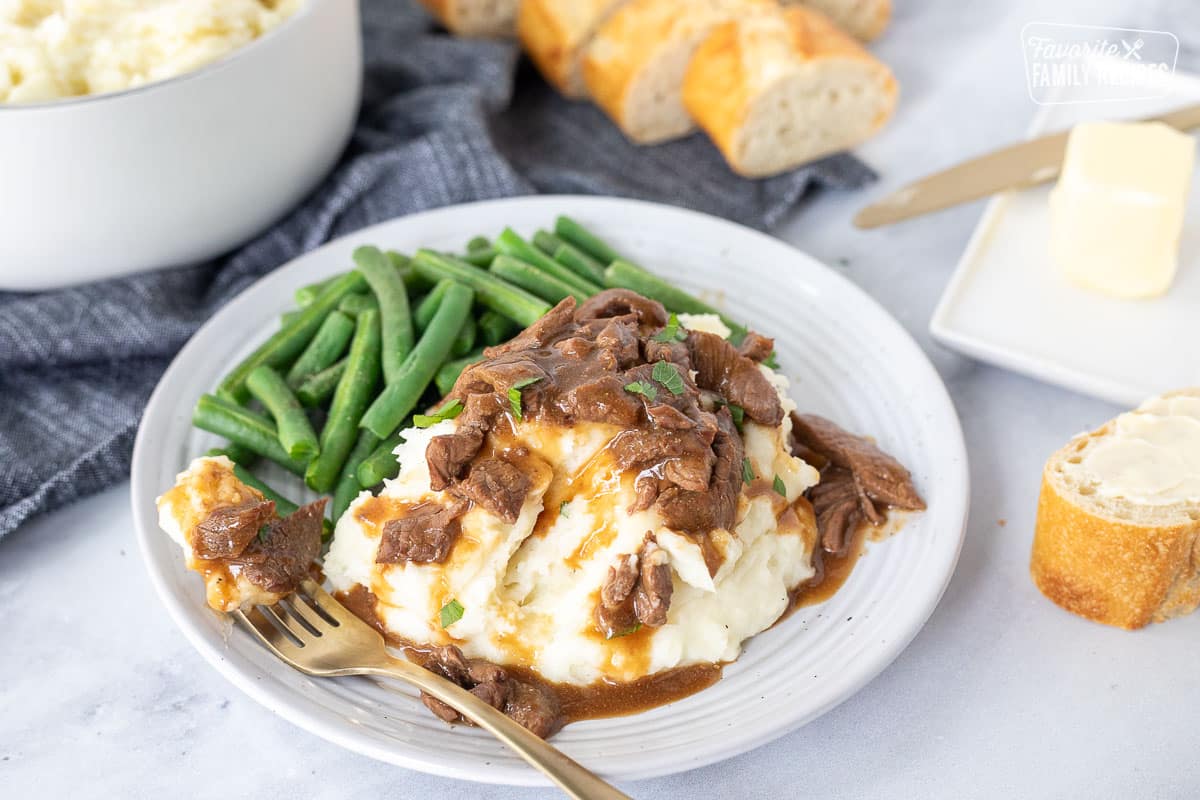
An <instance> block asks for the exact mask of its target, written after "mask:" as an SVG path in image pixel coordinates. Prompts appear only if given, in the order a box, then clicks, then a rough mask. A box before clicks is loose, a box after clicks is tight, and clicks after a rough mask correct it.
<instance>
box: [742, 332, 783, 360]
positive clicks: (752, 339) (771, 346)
mask: <svg viewBox="0 0 1200 800" xmlns="http://www.w3.org/2000/svg"><path fill="white" fill-rule="evenodd" d="M737 350H738V352H739V353H740V354H742V355H744V356H745V357H746V358H748V359H750V360H751V361H759V362H761V361H766V360H767V359H768V358H769V357H770V356H771V353H773V352H775V340H774V339H772V338H771V337H769V336H763V335H762V334H761V333H755V332H754V331H747V333H746V338H744V339H742V343H741V344H740V345H738V349H737Z"/></svg>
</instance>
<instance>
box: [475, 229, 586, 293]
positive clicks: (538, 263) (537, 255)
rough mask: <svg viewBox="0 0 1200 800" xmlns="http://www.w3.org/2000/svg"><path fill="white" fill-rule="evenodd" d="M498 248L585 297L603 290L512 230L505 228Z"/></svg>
mask: <svg viewBox="0 0 1200 800" xmlns="http://www.w3.org/2000/svg"><path fill="white" fill-rule="evenodd" d="M496 247H498V248H499V249H500V251H501V252H502V253H505V254H507V255H510V256H513V257H514V258H519V259H521V260H522V261H525V262H528V263H529V264H532V265H533V266H535V267H537V268H538V269H540V270H541V271H542V272H545V273H546V274H547V275H552V276H554V277H555V278H558V279H559V280H560V281H562V282H563V283H566V284H567V285H568V286H572V287H574V288H575V289H576V290H577V291H578V292H580V293H581V294H582V295H583V296H584V297H591V296H592V295H594V294H595V293H596V292H598V291H600V289H601V288H602V287H601V286H600V285H599V284H596V283H593V282H592V281H589V280H587V279H586V278H582V277H580V276H579V275H576V274H575V273H574V272H572V271H571V270H569V269H567V268H566V267H564V266H563V265H562V264H560V263H558V262H557V261H555V260H554V259H553V258H551V257H550V256H548V255H546V254H545V253H543V252H542V251H541V250H538V249H537V248H536V247H534V246H533V245H531V244H530V243H529V242H527V241H525V240H524V239H522V238H521V237H520V236H518V235H517V232H516V231H514V230H513V229H512V228H505V229H504V230H503V231H502V232H501V233H500V236H498V237H497V238H496Z"/></svg>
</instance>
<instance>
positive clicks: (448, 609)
mask: <svg viewBox="0 0 1200 800" xmlns="http://www.w3.org/2000/svg"><path fill="white" fill-rule="evenodd" d="M463 611H465V609H464V608H463V607H462V603H460V602H458V601H457V600H451V601H450V602H449V603H446V605H444V606H442V610H441V611H439V612H438V616H439V617H441V621H442V627H443V628H449V627H450V626H451V625H453V624H454V623H456V622H458V621H459V620H460V619H462V617H463Z"/></svg>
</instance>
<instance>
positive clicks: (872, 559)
mask: <svg viewBox="0 0 1200 800" xmlns="http://www.w3.org/2000/svg"><path fill="white" fill-rule="evenodd" d="M559 213H567V214H570V215H572V216H574V217H576V218H577V219H579V220H580V221H581V222H583V223H584V224H585V225H588V226H589V227H591V228H593V229H595V230H596V231H597V232H598V233H599V234H600V235H601V236H603V237H605V238H606V239H608V240H609V241H610V242H612V244H613V245H614V246H615V247H616V248H617V249H618V250H619V251H620V252H622V253H625V254H628V255H629V256H631V257H632V258H634V259H636V260H637V261H638V262H640V263H643V264H645V265H649V266H652V268H653V269H654V270H656V271H658V272H659V273H660V274H662V275H664V276H665V277H667V278H669V279H670V280H672V281H674V282H676V283H678V284H679V285H680V286H682V287H684V288H685V289H688V290H692V291H694V292H697V293H700V294H701V295H704V296H706V297H708V298H710V299H711V300H712V301H713V302H715V303H718V304H720V305H722V306H724V307H725V308H726V309H727V310H728V311H729V313H730V314H731V315H732V316H734V317H737V318H739V319H744V320H746V321H748V322H749V323H750V324H751V325H752V326H753V327H755V328H756V329H758V330H761V331H763V332H764V333H767V334H771V335H773V336H775V337H776V342H777V345H778V352H779V361H780V363H781V364H782V365H783V369H784V372H785V374H787V375H788V376H789V377H790V378H791V379H792V395H793V397H795V399H796V400H797V402H798V403H799V405H800V407H801V409H802V410H807V411H814V412H817V413H821V414H825V415H827V416H829V417H831V418H833V419H835V420H837V421H838V422H840V423H842V424H843V425H845V426H847V427H849V428H850V429H851V430H854V431H861V432H863V433H867V434H870V435H871V436H873V437H875V439H876V440H877V441H878V442H879V444H880V445H881V446H882V447H883V448H884V449H885V450H887V451H889V452H891V453H893V454H895V455H896V456H897V457H898V458H899V459H900V460H901V461H902V462H903V463H904V464H906V465H907V466H908V467H909V468H910V469H911V470H912V472H913V474H914V476H915V480H916V485H917V487H918V488H919V489H920V491H921V492H922V493H923V495H924V497H925V499H926V501H927V502H928V504H929V509H928V511H927V512H925V513H924V514H920V515H917V516H915V517H913V518H912V519H911V521H910V522H909V523H908V524H907V526H906V527H905V528H904V529H903V530H902V531H901V532H900V533H898V534H896V535H894V536H892V537H890V538H889V539H887V540H886V541H882V542H878V543H872V544H871V545H869V550H868V553H867V554H866V556H864V557H863V558H862V559H861V561H860V562H859V564H858V566H857V568H856V569H855V570H854V572H853V574H852V575H851V577H850V579H849V580H848V581H847V582H846V584H845V585H844V586H843V587H842V588H841V589H840V590H839V591H838V592H837V593H836V594H835V595H834V596H833V598H832V599H830V600H828V601H827V602H825V603H824V604H822V605H817V606H813V607H809V608H803V609H800V610H799V611H797V612H796V613H795V614H793V615H792V616H791V617H789V618H788V619H787V620H785V621H784V622H783V623H781V624H779V625H777V626H776V627H774V628H772V629H771V630H769V631H767V632H765V633H763V634H762V635H760V636H758V637H755V638H754V639H753V640H751V641H750V642H749V643H748V644H747V646H746V649H745V652H744V654H743V655H742V657H741V658H740V659H739V660H738V661H737V662H735V663H733V664H731V665H729V666H728V667H727V668H726V670H725V677H724V678H723V679H722V680H721V681H719V682H718V683H717V684H716V685H714V686H712V687H710V688H708V689H705V690H704V691H702V692H700V693H698V694H696V695H693V696H692V697H688V698H686V699H684V700H681V701H679V702H676V703H672V704H670V705H668V706H664V707H661V708H657V709H654V710H651V711H648V712H645V713H642V714H637V715H634V716H628V717H619V718H614V719H605V720H591V721H586V722H580V723H576V724H573V725H570V726H568V727H567V728H566V729H565V730H564V731H563V732H562V733H560V734H558V735H557V736H555V737H554V740H553V741H554V743H555V744H556V745H557V746H559V747H560V748H562V749H563V750H564V751H566V752H567V753H568V754H570V755H571V756H572V757H574V758H576V759H578V760H579V761H580V762H582V763H583V764H585V765H587V766H589V767H591V768H592V769H594V770H596V771H597V772H599V773H600V774H602V775H604V776H606V777H608V778H610V779H613V780H630V779H636V778H647V777H651V776H658V775H665V774H669V773H674V772H680V771H683V770H687V769H692V768H694V767H699V766H702V765H704V764H709V763H712V762H714V761H718V760H720V759H723V758H728V757H730V756H733V755H737V754H738V753H742V752H744V751H746V750H749V749H751V748H753V747H756V746H758V745H761V744H763V743H765V742H768V741H770V740H772V739H774V738H776V737H778V736H782V735H783V734H785V733H787V732H789V731H791V730H794V729H795V728H797V727H799V726H801V725H803V724H804V723H806V722H809V721H810V720H812V719H814V718H816V717H817V716H819V715H821V714H823V713H824V712H826V711H828V710H829V709H831V708H833V707H834V706H835V705H837V704H838V703H840V702H841V701H843V700H845V699H846V698H847V697H850V696H851V695H852V694H854V693H855V692H857V691H858V690H859V689H861V688H862V687H863V686H864V685H865V684H866V683H867V682H868V681H870V680H871V679H872V678H873V677H875V676H876V675H877V674H879V672H880V671H881V670H883V669H884V667H886V666H887V665H888V664H889V663H890V662H891V661H892V660H893V659H894V658H895V657H896V656H897V655H898V654H899V653H900V651H901V650H903V649H904V647H905V646H906V645H907V644H908V643H909V642H910V641H911V640H912V638H913V636H915V635H916V633H917V631H918V630H919V629H920V628H921V626H922V625H923V624H924V623H925V620H926V619H927V618H928V617H929V615H930V613H932V611H933V609H934V606H935V605H936V604H937V602H938V599H939V598H940V597H941V595H942V591H943V590H944V589H945V587H946V584H947V583H948V582H949V580H950V576H951V573H952V572H953V571H954V565H955V562H956V561H957V558H958V552H959V547H960V545H961V542H962V536H963V529H964V525H965V523H966V514H967V497H968V491H967V461H966V454H965V452H964V447H963V440H962V432H961V430H960V428H959V424H958V418H957V417H956V416H955V413H954V408H953V406H952V405H951V403H950V399H949V397H948V396H947V394H946V389H945V387H944V386H943V385H942V382H941V380H940V379H939V378H938V375H937V373H936V372H935V371H934V369H933V367H932V366H931V365H930V363H929V361H928V360H927V359H926V358H925V356H924V354H922V352H921V351H920V349H919V348H918V347H917V345H916V344H915V343H914V342H913V340H912V339H911V338H910V337H909V336H908V335H907V334H906V333H905V332H904V330H903V329H902V328H901V327H900V325H899V324H897V323H896V322H895V321H894V320H893V319H892V318H891V317H890V316H889V315H888V314H887V312H885V311H884V310H883V309H882V308H881V307H880V306H878V305H877V304H876V303H875V302H874V301H873V300H872V299H870V298H869V297H868V296H867V295H866V294H864V293H863V292H862V291H860V290H859V289H858V288H856V287H855V286H853V285H852V284H851V283H850V282H848V281H847V280H846V279H845V278H842V277H840V276H839V275H837V274H836V273H834V272H833V271H832V270H830V269H828V268H826V267H824V266H822V265H821V264H819V263H817V262H816V261H814V260H813V259H812V258H810V257H809V256H806V255H805V254H804V253H801V252H799V251H797V250H794V249H792V248H791V247H788V246H787V245H785V244H783V243H782V242H779V241H778V240H776V239H773V238H771V237H769V236H766V235H764V234H761V233H756V232H754V231H751V230H749V229H747V228H744V227H741V226H739V225H735V224H733V223H731V222H726V221H724V220H721V219H717V218H715V217H710V216H706V215H704V214H698V213H695V212H692V211H685V210H681V209H678V208H671V207H667V206H660V205H654V204H650V203H642V202H634V201H628V200H617V199H607V198H586V197H528V198H518V199H512V200H498V201H491V202H484V203H474V204H470V205H462V206H454V207H451V208H444V209H439V210H436V211H429V212H425V213H421V214H415V215H413V216H409V217H404V218H401V219H396V220H392V221H391V222H386V223H383V224H380V225H376V226H374V227H371V228H366V229H364V230H361V231H359V232H357V233H354V234H352V235H350V236H346V237H344V238H342V239H338V240H337V241H335V242H331V243H329V244H327V245H325V246H324V247H322V248H320V249H319V250H315V251H313V252H311V253H308V254H306V255H304V256H302V257H300V258H298V259H296V260H295V261H293V262H292V263H290V264H288V265H286V266H284V267H282V268H281V269H278V270H276V271H275V272H273V273H271V274H270V275H267V276H266V277H264V278H263V279H262V280H260V281H259V282H258V283H256V284H255V285H254V286H251V287H250V288H249V289H247V290H246V291H245V292H243V293H242V294H241V295H240V296H239V297H238V298H236V299H235V300H233V301H232V302H231V303H229V304H228V305H227V306H226V307H225V308H223V309H222V310H221V311H220V312H219V313H218V314H217V315H216V316H214V317H213V318H212V319H211V320H210V321H209V322H208V323H207V324H206V325H205V326H204V327H203V328H201V329H200V330H199V331H198V332H197V333H196V335H195V336H194V337H192V340H191V341H190V342H188V344H187V346H186V347H184V348H183V350H182V351H181V352H180V353H179V355H178V356H177V357H176V358H175V361H174V363H172V364H171V367H170V368H169V369H168V370H167V372H166V374H165V375H164V376H163V378H162V381H161V382H160V383H159V385H158V388H157V389H156V390H155V392H154V395H153V396H152V397H151V398H150V402H149V404H148V405H147V407H146V413H145V417H144V418H143V420H142V426H141V430H140V431H139V432H138V437H137V443H136V445H135V448H134V454H133V469H132V480H133V487H132V495H133V514H134V519H135V520H136V524H137V529H138V538H139V542H140V544H141V549H142V553H143V555H144V557H145V561H146V566H147V569H148V570H149V572H150V577H151V579H152V580H153V582H154V585H155V587H156V589H157V590H158V593H159V596H160V597H161V599H162V602H163V604H164V605H165V606H166V608H167V609H168V611H169V612H170V613H171V615H172V616H173V617H174V619H175V621H176V622H177V623H178V625H179V627H180V628H181V629H182V630H183V632H184V634H185V635H186V636H187V637H188V639H190V640H191V642H192V644H194V645H195V647H196V649H198V650H199V651H200V653H201V654H202V655H203V656H204V657H205V658H207V659H208V661H209V662H210V663H212V665H213V666H214V667H216V668H217V669H218V670H219V671H220V672H221V673H222V674H223V675H225V676H226V677H227V678H228V679H229V680H230V681H232V682H233V683H234V684H236V685H237V686H238V687H239V688H240V689H242V690H243V691H244V692H246V693H247V694H249V695H250V696H251V697H253V698H255V699H256V700H258V701H259V702H261V703H262V704H263V705H265V706H267V707H268V708H270V709H271V710H273V711H275V712H277V713H279V714H281V715H282V716H284V717H286V718H287V719H289V720H291V721H292V722H294V723H295V724H297V725H299V726H301V727H303V728H305V729H307V730H309V731H312V732H313V733H316V734H317V735H319V736H323V737H325V738H326V739H329V740H330V741H333V742H337V743H338V744H340V745H342V746H343V747H346V748H349V749H351V750H355V751H357V752H359V753H363V754H365V755H369V756H372V757H374V758H377V759H380V760H383V761H388V762H391V763H393V764H398V765H400V766H404V767H410V768H412V769H418V770H424V771H426V772H431V773H435V774H439V775H447V776H451V777H455V778H466V779H470V780H477V781H488V782H494V783H511V784H538V783H542V782H543V779H542V778H541V777H540V776H539V775H538V774H537V773H535V772H534V771H533V770H531V769H529V768H528V767H526V766H525V765H524V763H523V762H521V761H520V760H519V759H518V758H516V757H515V756H513V755H511V754H510V753H509V752H508V751H507V750H506V749H505V748H504V747H502V746H501V745H499V744H498V743H496V742H495V741H493V740H492V739H491V738H489V736H488V735H487V734H485V733H482V732H481V731H479V730H477V729H473V728H467V727H463V726H456V727H453V728H452V727H450V726H447V725H445V724H444V723H442V722H441V721H440V720H438V719H436V718H434V717H433V716H432V715H431V714H430V713H429V712H428V711H427V710H426V709H425V708H424V707H423V706H422V705H421V704H420V702H418V701H417V700H416V698H415V695H414V693H413V692H411V691H408V690H407V688H406V687H402V686H396V685H392V684H387V683H382V682H376V681H374V680H371V679H365V678H347V679H316V678H310V677H308V676H306V675H303V674H301V673H299V672H297V671H295V670H293V669H291V668H289V667H287V666H286V665H284V664H283V663H282V662H280V661H278V660H277V659H276V658H275V657H274V656H273V655H272V654H271V653H269V652H268V651H267V650H266V649H264V648H263V647H262V646H261V645H260V644H259V643H258V642H257V641H256V640H254V639H252V638H251V637H250V635H249V634H247V633H246V632H245V631H243V630H241V629H240V628H234V627H232V626H231V625H230V624H229V623H228V622H227V621H226V620H225V619H223V618H222V617H221V616H219V615H218V614H215V613H213V612H212V611H210V610H209V609H208V607H207V606H206V605H205V601H204V591H203V587H202V583H201V580H200V578H199V577H198V576H197V575H195V574H193V573H189V572H188V571H187V570H186V569H185V568H184V564H183V558H182V556H181V554H180V551H179V548H178V546H177V545H176V544H175V543H174V542H172V541H171V540H170V539H169V538H168V537H167V535H166V534H164V533H162V532H161V531H159V529H158V526H157V523H156V513H155V506H154V500H155V497H156V496H157V495H158V494H160V493H162V492H163V491H164V490H166V489H167V488H169V487H170V486H171V485H172V484H173V482H174V479H175V474H176V473H177V472H179V471H180V470H182V469H183V468H184V466H185V465H186V464H187V463H188V461H189V460H190V459H191V458H193V457H194V456H197V455H199V454H201V453H203V452H204V451H205V450H206V449H207V448H209V447H211V446H213V444H214V442H215V441H216V439H215V437H212V436H210V435H208V434H205V433H203V432H201V431H197V430H194V429H193V428H192V427H191V426H190V424H189V418H190V414H191V408H192V405H193V404H194V403H195V401H196V398H197V397H198V396H199V395H200V394H201V393H203V392H206V391H209V390H211V389H212V387H214V386H215V385H216V383H217V382H218V380H219V379H220V377H221V376H222V374H223V373H224V372H225V371H226V370H228V369H229V368H230V367H231V366H232V365H233V364H234V363H236V362H237V361H238V360H239V359H240V358H242V357H243V356H245V355H246V354H247V353H248V352H249V351H250V350H251V349H253V347H254V346H255V345H256V344H257V343H259V342H261V341H262V340H263V339H264V338H265V337H266V336H267V335H268V334H269V333H270V332H272V331H273V330H275V329H276V327H277V326H278V324H279V322H278V321H279V315H280V314H281V313H283V312H284V311H286V310H288V309H289V307H291V306H292V293H293V291H294V290H295V289H296V288H298V287H300V286H303V285H305V284H307V283H311V282H313V281H316V280H319V279H321V278H324V277H327V276H329V275H331V274H333V273H336V272H339V271H342V270H345V269H347V267H348V266H349V264H350V254H351V252H352V251H353V249H354V248H355V247H356V246H358V245H361V244H367V243H371V244H376V245H380V246H382V247H386V248H395V249H397V250H400V251H402V252H403V251H407V252H411V251H413V250H415V249H417V248H419V247H423V246H427V247H433V248H439V249H458V248H460V247H462V246H463V243H464V242H466V240H467V239H469V238H471V237H472V236H474V235H476V234H480V233H482V234H487V235H494V234H496V233H498V232H499V231H500V230H501V229H503V228H504V227H505V226H506V225H512V226H513V227H514V228H516V229H517V230H518V231H519V232H522V233H525V234H532V233H533V232H534V231H535V230H536V229H537V228H539V227H546V226H548V225H551V224H552V223H553V220H554V217H555V215H556V214H559ZM262 475H263V477H264V479H266V480H267V481H268V482H270V483H273V484H274V485H275V486H276V487H277V488H280V489H282V490H283V491H284V493H285V494H287V493H292V494H294V495H295V497H293V499H300V498H301V497H303V496H304V495H303V494H302V493H301V490H300V488H299V482H298V481H297V480H296V479H294V478H291V477H290V476H287V475H286V473H283V472H282V470H280V471H278V472H271V471H269V470H264V471H263V473H262ZM656 734H660V735H656Z"/></svg>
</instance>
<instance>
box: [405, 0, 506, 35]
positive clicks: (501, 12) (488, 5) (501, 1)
mask: <svg viewBox="0 0 1200 800" xmlns="http://www.w3.org/2000/svg"><path fill="white" fill-rule="evenodd" d="M421 5H423V6H425V7H426V8H428V9H429V10H430V11H431V12H433V15H434V16H436V17H437V18H438V20H440V21H441V23H442V24H443V25H445V26H446V30H448V31H450V32H451V33H454V34H457V35H459V36H479V37H495V38H501V37H504V38H507V37H511V36H513V35H514V34H515V33H516V19H517V6H518V5H520V0H421Z"/></svg>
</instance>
